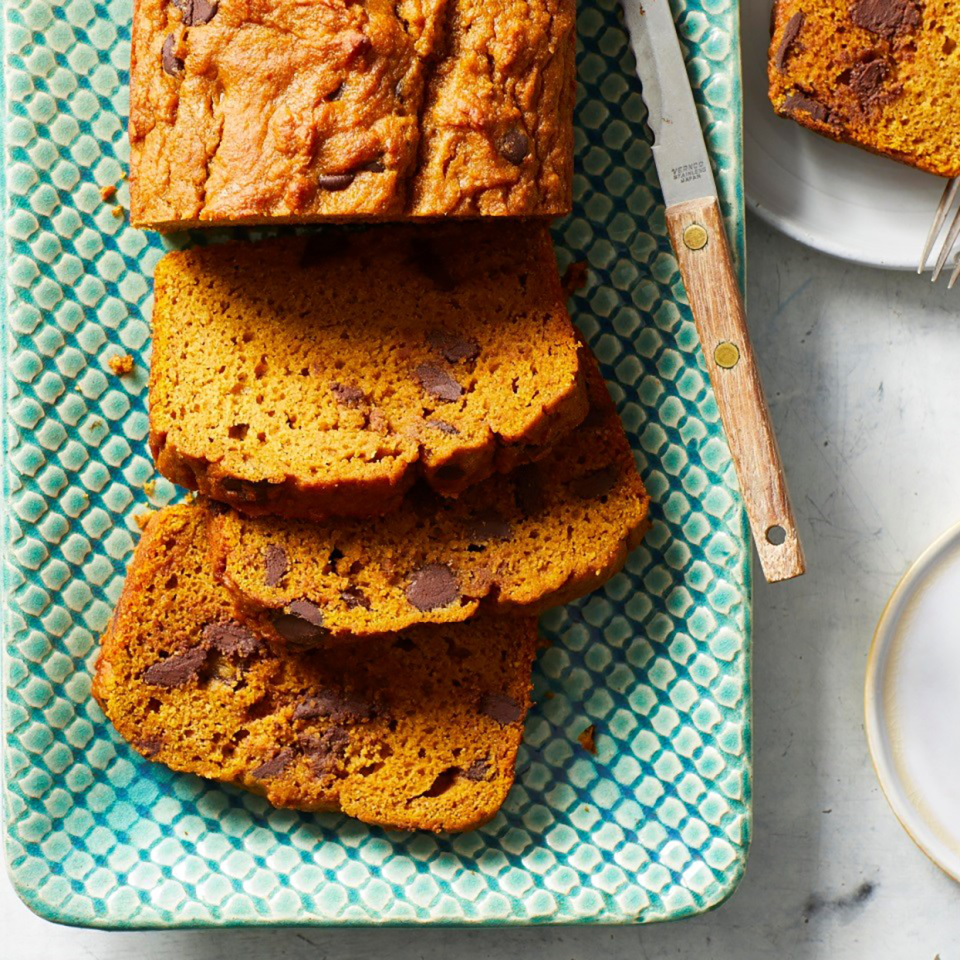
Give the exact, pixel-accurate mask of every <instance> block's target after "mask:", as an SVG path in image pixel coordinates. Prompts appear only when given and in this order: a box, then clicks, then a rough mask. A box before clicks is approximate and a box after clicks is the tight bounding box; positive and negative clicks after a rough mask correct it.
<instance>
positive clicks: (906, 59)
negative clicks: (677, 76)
mask: <svg viewBox="0 0 960 960" xmlns="http://www.w3.org/2000/svg"><path fill="white" fill-rule="evenodd" d="M768 74H769V79H770V99H771V101H772V102H773V106H774V108H775V109H776V111H777V113H779V114H780V115H781V116H783V117H789V118H790V119H792V120H796V121H797V122H798V123H800V124H802V125H803V126H805V127H809V128H810V129H811V130H815V131H816V132H817V133H822V134H824V135H825V136H828V137H831V138H833V139H834V140H839V141H843V142H847V143H853V144H856V145H857V146H860V147H863V148H865V149H867V150H870V151H872V152H874V153H880V154H883V155H885V156H888V157H892V158H893V159H894V160H900V161H902V162H903V163H908V164H910V165H912V166H915V167H919V168H920V169H921V170H926V171H928V172H930V173H935V174H939V175H940V176H943V177H955V176H958V175H960V125H958V124H957V123H956V122H955V121H954V119H953V118H954V115H955V113H956V111H955V110H953V109H951V107H952V105H955V104H957V103H958V102H960V97H958V94H957V78H958V77H960V9H958V8H957V7H956V6H955V5H953V4H951V3H949V2H948V0H777V2H776V4H775V6H774V10H773V30H772V43H771V45H770V60H769V65H768Z"/></svg>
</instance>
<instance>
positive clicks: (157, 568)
mask: <svg viewBox="0 0 960 960" xmlns="http://www.w3.org/2000/svg"><path fill="white" fill-rule="evenodd" d="M211 517H212V513H211V510H210V509H209V508H208V507H206V506H204V505H202V504H199V505H187V506H176V507H168V508H166V509H165V510H163V511H161V512H160V513H158V514H155V515H154V516H153V517H152V518H151V520H150V522H149V524H148V525H147V527H146V530H145V531H144V534H143V537H142V539H141V541H140V543H139V545H138V547H137V550H136V553H135V555H134V558H133V561H132V563H131V566H130V570H129V573H128V577H127V582H126V584H125V586H124V590H123V594H122V596H121V599H120V602H119V605H118V607H117V610H116V612H115V614H114V617H113V620H112V621H111V624H110V627H109V629H108V630H107V633H106V635H105V636H104V638H103V641H102V649H101V653H100V658H99V660H98V662H97V669H96V677H95V680H94V686H93V691H94V695H95V696H96V698H97V700H98V701H99V703H100V705H101V706H102V707H103V710H104V712H105V713H106V714H107V716H108V717H109V718H110V720H111V721H112V722H113V724H114V726H115V727H116V728H117V730H118V731H119V733H120V735H121V736H122V737H124V739H126V740H128V741H129V742H130V743H131V744H132V745H133V746H134V748H135V749H136V750H138V751H139V752H140V753H141V754H143V755H144V756H145V757H148V758H149V759H151V760H155V761H159V762H160V763H164V764H166V765H167V766H168V767H171V768H173V769H174V770H180V771H185V772H188V773H194V774H198V775H199V776H201V777H207V778H209V779H213V780H220V781H224V782H226V783H233V784H236V785H237V786H239V787H243V788H245V789H247V790H252V791H254V792H256V793H259V794H263V795H264V796H265V797H266V798H267V799H268V800H269V802H270V803H272V804H274V805H275V806H278V807H294V808H297V809H300V810H311V811H320V810H327V811H334V810H342V811H343V812H344V813H346V814H349V815H350V816H352V817H356V818H358V819H360V820H363V821H365V822H367V823H372V824H379V825H381V826H384V827H392V828H397V829H401V830H414V829H418V830H432V831H437V832H439V831H447V830H450V831H457V830H469V829H472V828H474V827H477V826H479V825H481V824H483V823H485V822H486V821H487V820H489V819H490V818H491V817H492V816H494V814H495V813H496V812H497V810H498V809H499V808H500V805H501V804H502V803H503V800H504V798H505V797H506V795H507V792H508V791H509V789H510V786H511V784H512V783H513V778H514V767H515V763H516V756H517V749H518V747H519V745H520V741H521V737H522V734H523V721H524V717H525V715H526V712H527V709H528V706H529V703H530V699H529V690H530V671H531V664H532V661H533V656H534V651H535V647H536V640H537V632H536V622H535V621H534V620H533V619H531V618H529V617H525V618H519V619H512V620H499V619H486V620H475V621H472V622H471V623H468V624H457V625H442V626H428V627H423V628H420V629H418V630H414V631H411V632H410V633H407V634H404V635H403V636H402V637H398V636H386V637H383V638H381V639H380V640H378V641H371V643H370V644H367V645H364V646H362V647H360V646H343V647H340V648H339V649H337V650H324V651H315V652H289V651H287V652H285V651H284V649H282V648H277V647H275V646H274V645H272V644H271V643H270V642H269V641H266V640H263V639H261V638H258V637H257V636H256V635H254V634H253V633H251V632H250V631H249V630H248V629H246V628H245V627H243V626H242V625H241V624H240V623H238V622H237V621H236V620H235V619H234V616H233V598H232V597H231V595H230V594H229V593H228V592H227V591H226V589H225V588H223V587H222V586H221V585H220V584H219V583H218V582H217V581H216V580H215V578H214V576H213V574H212V569H211V565H210V556H209V524H210V520H211Z"/></svg>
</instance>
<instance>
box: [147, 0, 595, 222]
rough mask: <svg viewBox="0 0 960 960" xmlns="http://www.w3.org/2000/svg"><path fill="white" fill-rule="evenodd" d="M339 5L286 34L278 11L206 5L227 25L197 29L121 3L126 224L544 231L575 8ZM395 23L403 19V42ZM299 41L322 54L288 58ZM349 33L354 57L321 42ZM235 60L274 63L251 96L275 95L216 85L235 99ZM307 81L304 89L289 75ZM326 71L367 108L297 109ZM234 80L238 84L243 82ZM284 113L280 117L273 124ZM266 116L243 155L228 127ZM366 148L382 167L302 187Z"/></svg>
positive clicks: (557, 175) (256, 123)
mask: <svg viewBox="0 0 960 960" xmlns="http://www.w3.org/2000/svg"><path fill="white" fill-rule="evenodd" d="M295 6H296V5H291V7H295ZM350 6H351V5H349V4H348V5H347V9H346V10H345V11H340V12H334V8H333V7H329V6H328V8H324V11H323V12H322V15H319V14H318V17H317V19H316V20H315V21H314V22H312V23H311V22H308V21H306V20H304V18H303V17H302V16H299V15H298V16H297V18H296V27H297V28H296V29H292V28H291V24H292V23H293V18H292V15H290V14H289V11H285V10H284V8H283V6H282V4H280V3H279V0H273V5H272V6H271V4H269V3H262V4H260V5H259V6H256V7H254V8H249V7H244V6H242V5H241V4H240V2H239V0H220V9H221V11H225V12H220V13H218V14H217V15H216V16H215V17H214V18H213V19H212V20H211V21H210V22H209V23H208V24H205V25H200V26H186V25H184V24H183V22H182V19H181V17H180V15H179V14H178V13H176V11H172V10H170V9H167V7H166V6H164V4H163V2H162V0H137V2H136V7H135V12H134V19H133V42H132V50H131V111H130V144H131V175H130V185H131V222H132V223H133V224H134V225H135V226H138V227H147V228H152V229H159V230H161V231H168V230H183V229H188V228H196V227H215V226H221V225H258V224H283V223H317V222H349V221H364V222H381V221H397V220H404V219H416V220H420V219H430V218H437V217H441V218H446V217H458V218H459V217H463V218H474V217H517V216H533V217H547V218H553V217H557V216H562V215H565V214H567V213H569V212H570V210H571V209H572V177H573V106H574V100H575V90H576V87H575V84H576V78H575V64H574V58H575V21H576V17H575V6H574V2H573V0H540V2H539V3H538V4H535V5H533V6H530V5H525V4H511V3H510V2H509V0H504V2H503V3H502V4H501V5H500V6H499V7H498V8H496V9H494V8H491V7H490V5H489V4H477V3H471V2H468V0H434V2H423V3H410V4H406V5H404V4H402V3H398V4H397V5H396V9H395V11H393V12H389V13H388V12H387V11H386V5H371V6H369V9H366V10H364V13H363V15H362V16H361V15H359V14H356V13H355V12H352V11H351V10H350ZM321 7H322V5H321ZM274 8H276V9H274ZM251 10H253V11H254V13H251V12H250V11H251ZM244 17H247V21H246V22H243V23H241V24H240V25H239V27H238V23H237V20H238V18H240V19H242V18H244ZM288 20H289V21H290V22H289V23H288V22H287V21H288ZM410 20H415V21H417V22H416V23H415V24H414V25H413V28H412V29H411V23H410V22H408V21H410ZM461 21H462V22H461ZM398 23H402V24H403V28H402V29H400V28H399V26H398ZM464 24H468V25H469V26H468V27H467V26H464ZM303 31H306V32H307V35H308V36H307V39H308V41H309V42H310V43H312V44H314V45H317V49H318V50H320V49H321V48H322V49H326V48H327V47H329V48H330V51H329V52H330V56H329V57H324V56H316V57H315V58H314V60H313V61H312V62H311V61H309V60H308V61H304V62H303V63H300V62H299V60H298V57H299V56H301V53H300V52H299V51H297V50H296V49H295V47H294V45H293V40H292V39H291V38H292V37H293V36H297V39H298V41H300V46H301V47H304V46H305V44H304V43H303V40H304V37H303V36H300V35H299V34H301V33H302V32H303ZM358 31H359V32H358ZM257 35H259V36H260V38H261V39H260V40H259V41H257V40H256V36H257ZM348 35H349V36H351V37H356V38H358V41H361V42H362V44H366V45H367V46H366V47H363V46H362V44H361V46H359V47H357V49H358V50H361V52H360V53H359V54H357V56H356V57H353V56H352V55H351V56H349V57H348V58H347V59H346V60H344V59H343V58H342V57H341V56H340V53H342V51H338V49H337V39H338V38H339V37H347V36H348ZM167 36H172V37H174V39H175V41H176V49H177V56H178V58H181V62H182V64H184V67H183V69H182V71H181V73H182V75H181V76H173V75H166V74H164V73H163V71H162V70H161V67H160V49H161V45H162V43H163V41H164V38H165V37H167ZM251 38H254V39H253V40H251ZM256 42H259V43H260V44H261V47H262V49H261V50H260V55H259V56H256V55H253V53H252V52H251V49H250V44H251V43H254V44H255V43H256ZM343 43H347V40H346V39H344V40H343ZM371 43H372V44H373V46H372V47H371V46H370V44H371ZM234 48H235V49H234ZM265 51H269V54H268V53H267V52H265ZM364 51H365V52H364ZM244 58H245V59H246V61H247V62H248V63H250V64H251V66H250V67H249V68H248V71H247V72H248V73H249V74H254V75H255V74H256V73H257V64H258V63H260V62H266V61H267V60H272V61H273V62H274V64H275V69H272V70H271V71H269V72H265V73H264V76H263V77H262V78H261V79H262V82H261V83H259V84H257V85H255V87H256V88H260V87H269V86H270V85H271V84H273V85H274V87H275V90H274V91H273V95H272V96H271V97H269V98H267V99H266V100H265V102H264V104H263V105H261V104H260V103H259V102H258V103H254V104H252V105H250V106H248V105H247V104H245V103H244V102H243V101H242V100H239V99H238V95H237V93H236V90H235V89H231V88H230V85H229V83H228V82H227V81H226V80H224V79H223V78H224V77H228V76H229V77H230V81H231V82H232V83H233V84H234V86H235V85H236V82H237V81H236V76H235V71H236V64H237V63H238V62H241V61H242V60H243V59H244ZM222 60H223V61H224V62H221V61H222ZM327 61H330V66H329V67H328V66H326V63H327ZM315 64H316V66H315ZM231 70H233V71H234V73H233V74H232V73H231ZM313 71H315V72H316V74H317V76H316V77H313V76H311V78H310V79H309V80H304V74H305V73H311V74H312V72H313ZM330 71H334V72H337V71H345V74H344V75H345V76H346V77H347V78H353V79H354V80H357V81H358V84H357V85H358V87H363V88H364V90H365V93H366V95H363V94H361V93H360V92H358V93H357V94H356V95H355V97H354V96H353V95H352V94H351V93H350V84H347V93H346V94H344V96H345V98H346V99H345V102H343V103H337V104H336V105H331V104H329V103H327V104H326V105H325V104H324V98H323V96H319V97H315V98H312V99H311V98H310V97H307V98H306V99H304V97H303V89H301V86H302V85H303V84H304V83H311V82H313V81H316V83H315V85H317V86H318V88H323V87H324V84H325V83H326V81H327V80H328V79H329V73H330ZM290 77H293V78H295V79H290ZM398 78H399V83H398ZM245 82H246V83H247V85H248V86H249V85H250V84H251V80H250V76H247V77H246V78H245ZM401 88H402V90H403V94H402V95H401V94H400V90H401ZM394 89H396V91H397V93H396V94H393V93H392V92H391V91H393V90H394ZM371 91H372V92H371ZM328 92H329V91H328ZM288 100H289V101H290V103H289V107H288V105H287V101H288ZM284 108H287V109H288V110H289V112H290V114H291V117H285V116H284V115H283V110H284ZM245 109H246V110H249V111H251V112H250V116H249V122H248V123H247V124H243V123H240V122H238V119H237V118H238V115H242V112H243V110H245ZM264 113H269V114H275V115H274V116H271V118H270V121H269V123H270V125H269V126H268V127H267V128H266V129H267V130H268V133H269V136H268V138H267V139H268V142H258V141H257V138H256V137H255V136H254V135H253V134H252V133H251V134H250V135H249V142H247V139H246V135H245V134H238V132H237V131H238V130H241V129H244V128H247V127H249V128H251V129H253V128H254V127H256V128H257V129H258V130H259V128H260V126H262V125H263V123H264V120H263V118H262V117H261V114H264ZM515 128H516V129H522V130H524V131H525V132H526V135H527V136H528V137H529V139H530V141H531V144H530V149H529V153H528V155H527V156H526V157H525V158H524V159H523V160H522V162H519V163H516V164H514V163H511V162H508V161H507V160H505V159H504V156H503V155H502V154H501V152H500V150H499V148H498V146H497V144H498V143H500V142H501V141H502V139H503V137H504V135H505V132H507V131H509V130H511V129H515ZM280 130H284V131H286V132H285V134H284V135H281V134H279V133H278V131H280ZM191 132H192V133H193V135H192V136H190V135H189V134H190V133H191ZM378 137H382V138H383V140H382V142H381V144H380V148H381V149H382V150H383V151H384V153H385V155H386V156H388V157H389V159H388V161H387V164H386V169H385V170H384V169H383V167H382V166H381V168H380V170H379V172H377V173H376V174H374V173H371V172H369V171H368V172H364V173H361V174H360V180H358V182H356V183H354V184H351V185H350V186H349V187H348V188H346V189H343V190H337V191H335V192H331V191H327V190H322V189H321V190H317V188H316V182H317V180H318V172H322V171H324V170H335V171H342V170H354V169H356V170H365V169H366V168H365V167H364V166H363V165H361V166H355V165H354V166H351V165H350V164H351V163H354V164H355V163H356V162H360V161H359V160H356V157H355V156H354V155H355V154H358V151H359V153H363V150H364V149H368V148H369V150H374V149H375V148H374V146H373V143H374V142H375V141H376V140H377V138H378ZM231 138H232V139H231ZM367 141H370V142H369V144H367ZM277 144H280V145H281V146H280V147H279V148H278V147H277V146H276V145H277ZM364 144H367V146H363V145H364ZM373 155H374V154H371V156H373ZM238 157H239V158H247V159H238ZM352 157H353V159H351V158H352ZM265 158H273V160H272V166H269V167H267V168H266V169H265V170H264V171H261V172H260V173H261V175H260V176H259V178H255V177H254V178H250V179H251V182H246V181H244V180H243V178H244V176H245V175H247V174H248V172H249V171H248V170H247V169H241V168H246V167H249V168H250V171H252V170H253V169H254V167H257V169H258V170H259V166H257V165H262V163H263V162H264V159H265ZM365 162H369V159H367V160H366V161H365ZM331 163H332V164H333V165H334V166H333V167H330V166H329V164H331ZM231 164H232V165H233V168H234V169H237V173H238V176H237V177H236V178H235V179H234V182H232V183H231V184H230V186H229V187H228V188H225V187H224V184H223V177H222V175H221V174H222V171H223V170H224V169H229V168H230V165H231ZM178 178H179V179H180V183H179V184H177V183H176V182H175V181H176V180H177V179H178ZM240 181H243V182H240ZM361 181H362V182H361ZM171 186H172V187H173V189H170V188H171Z"/></svg>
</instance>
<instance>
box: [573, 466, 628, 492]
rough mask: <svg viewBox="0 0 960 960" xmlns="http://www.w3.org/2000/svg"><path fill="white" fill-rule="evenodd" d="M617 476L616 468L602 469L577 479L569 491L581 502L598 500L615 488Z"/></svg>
mask: <svg viewBox="0 0 960 960" xmlns="http://www.w3.org/2000/svg"><path fill="white" fill-rule="evenodd" d="M619 475H620V474H619V471H618V470H617V468H616V467H602V468H601V469H599V470H594V471H593V472H592V473H588V474H586V475H585V476H582V477H577V479H576V480H574V481H573V482H572V483H571V484H570V490H571V491H572V492H573V495H574V496H576V497H579V498H580V499H581V500H599V499H600V497H602V496H604V495H605V494H608V493H609V492H610V491H611V490H612V489H613V488H614V487H615V486H616V483H617V478H618V477H619Z"/></svg>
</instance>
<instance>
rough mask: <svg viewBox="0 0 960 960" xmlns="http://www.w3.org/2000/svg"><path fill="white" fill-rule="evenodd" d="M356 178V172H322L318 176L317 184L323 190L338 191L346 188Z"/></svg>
mask: <svg viewBox="0 0 960 960" xmlns="http://www.w3.org/2000/svg"><path fill="white" fill-rule="evenodd" d="M355 178H356V174H355V173H321V174H320V176H319V177H317V186H318V187H319V188H320V189H321V190H328V191H329V192H330V193H336V192H337V191H338V190H346V189H347V187H349V186H350V184H351V183H353V181H354V179H355Z"/></svg>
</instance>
